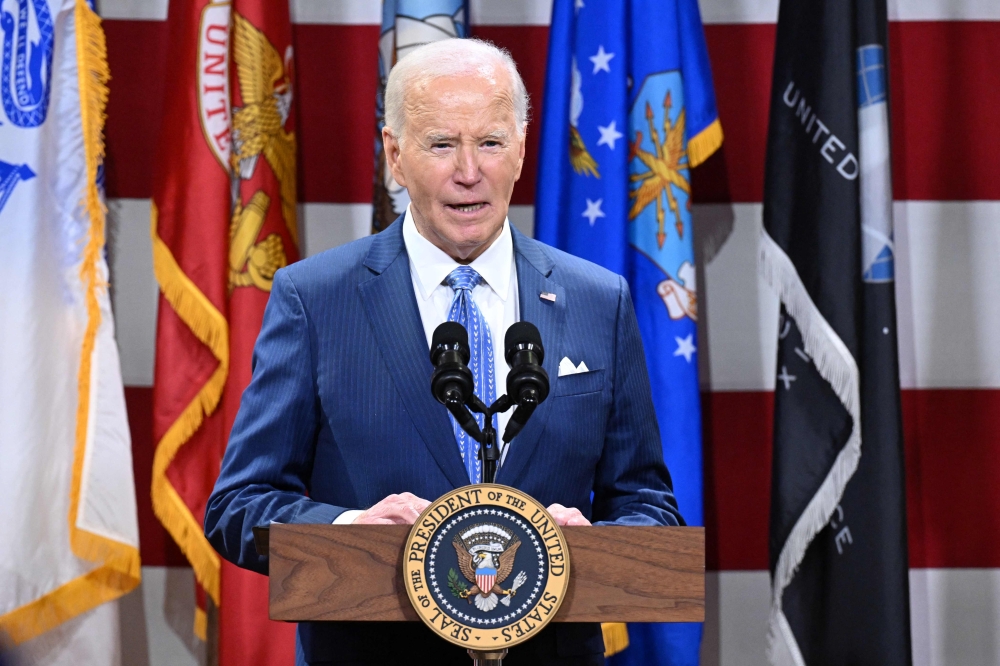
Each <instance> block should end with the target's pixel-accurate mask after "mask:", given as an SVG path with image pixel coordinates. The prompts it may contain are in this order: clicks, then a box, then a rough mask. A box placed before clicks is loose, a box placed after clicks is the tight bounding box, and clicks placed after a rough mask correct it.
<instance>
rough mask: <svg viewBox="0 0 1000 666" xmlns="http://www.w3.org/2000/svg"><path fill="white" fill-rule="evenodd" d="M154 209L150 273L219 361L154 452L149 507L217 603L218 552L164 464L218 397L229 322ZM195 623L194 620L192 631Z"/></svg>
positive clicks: (222, 385) (224, 370) (226, 360)
mask: <svg viewBox="0 0 1000 666" xmlns="http://www.w3.org/2000/svg"><path fill="white" fill-rule="evenodd" d="M157 222H158V211H157V208H156V202H153V205H152V210H151V213H150V227H151V228H150V235H151V236H152V239H153V273H155V275H156V281H157V282H158V283H159V285H160V290H161V291H162V292H163V296H164V298H166V300H167V302H168V303H169V304H170V306H171V307H172V308H173V310H174V312H176V313H177V316H178V317H180V319H181V321H183V322H184V324H185V325H186V326H187V327H188V328H190V329H191V332H192V333H194V334H195V336H196V337H197V338H198V339H199V340H200V341H201V342H202V343H203V344H204V345H205V346H206V347H208V348H209V349H210V350H211V351H212V354H213V355H214V356H215V358H216V360H218V362H219V365H218V367H217V368H216V369H215V372H213V373H212V376H211V377H209V379H208V381H207V382H205V385H204V386H202V387H201V390H199V391H198V394H197V395H196V396H195V397H194V399H193V400H192V401H191V402H190V403H189V404H188V405H187V407H185V408H184V410H183V411H182V412H181V415H180V416H179V417H178V418H177V420H176V421H174V422H173V424H171V426H170V428H168V429H167V432H166V434H164V435H163V438H162V439H161V440H160V441H159V442H157V445H156V454H155V455H154V457H153V482H152V490H151V495H152V498H153V512H154V513H155V514H156V517H157V518H159V520H160V522H161V523H163V526H164V527H165V528H166V529H167V531H168V532H169V533H170V536H171V537H173V539H174V541H176V542H177V545H178V546H180V548H181V550H182V551H183V552H184V555H185V557H187V559H188V561H189V562H190V563H191V568H192V569H194V575H195V578H196V579H197V580H198V583H199V584H200V585H201V586H202V587H203V588H204V589H205V592H207V593H208V596H209V597H211V598H212V601H213V602H215V604H216V605H219V575H220V569H221V566H222V565H221V563H220V561H219V555H218V554H217V553H216V552H215V550H214V549H213V548H212V546H211V544H209V543H208V539H206V538H205V532H204V528H203V527H202V525H201V522H200V521H198V520H196V519H195V517H194V515H193V514H192V513H191V509H189V508H188V506H187V504H185V503H184V500H183V499H181V496H180V495H179V494H178V493H177V490H176V489H175V488H174V487H173V485H172V484H171V483H170V480H169V479H168V478H167V468H168V467H169V466H170V463H171V462H173V459H174V456H176V455H177V452H178V451H179V450H180V448H181V447H182V446H183V445H184V444H185V443H186V442H187V441H188V440H189V439H191V436H192V435H193V434H194V433H195V431H197V430H198V428H200V427H201V424H202V423H203V422H204V420H205V417H207V416H209V415H211V414H212V412H214V411H215V408H216V407H218V405H219V400H220V399H221V398H222V390H223V388H225V384H226V376H227V375H228V373H229V324H228V323H227V322H226V318H225V317H223V316H222V313H221V312H219V310H218V309H217V308H216V307H215V306H214V305H212V302H211V301H210V300H208V297H207V296H205V294H203V293H202V291H201V290H200V289H198V287H197V285H195V283H194V282H192V281H191V279H190V278H189V277H188V276H187V275H185V274H184V271H183V270H182V269H181V267H180V265H179V264H178V263H177V260H176V259H175V258H174V256H173V254H172V253H171V252H170V248H168V247H167V244H166V243H164V242H163V240H162V239H161V238H160V236H159V233H158V232H157ZM198 625H199V623H197V622H196V627H195V628H196V630H197V629H198Z"/></svg>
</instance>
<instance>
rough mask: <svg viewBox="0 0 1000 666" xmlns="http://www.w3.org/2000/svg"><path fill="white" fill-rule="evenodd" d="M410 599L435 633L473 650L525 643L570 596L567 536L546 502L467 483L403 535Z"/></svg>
mask: <svg viewBox="0 0 1000 666" xmlns="http://www.w3.org/2000/svg"><path fill="white" fill-rule="evenodd" d="M403 579H404V582H405V584H406V592H407V594H408V595H409V597H410V602H411V603H412V604H413V607H414V608H415V609H416V611H417V614H418V615H419V616H420V619H421V620H423V621H424V624H426V625H427V626H429V627H430V628H431V629H432V630H433V631H434V633H436V634H438V635H439V636H441V637H442V638H444V639H445V640H448V641H450V642H452V643H455V644H456V645H461V646H462V647H465V648H467V649H470V650H474V651H482V652H489V651H499V650H503V649H506V648H508V647H510V646H512V645H517V644H518V643H522V642H524V641H526V640H528V639H529V638H531V637H532V636H534V635H535V634H537V633H538V632H539V631H540V630H541V629H542V627H544V626H545V625H546V624H548V623H549V622H550V621H551V620H552V618H553V617H554V616H555V613H556V611H557V610H558V609H559V606H560V604H562V601H563V598H564V597H565V596H566V588H567V586H568V585H569V553H568V551H567V548H566V539H565V537H563V534H562V530H560V529H559V526H558V525H556V522H555V520H553V519H552V516H551V515H549V512H548V511H546V510H545V507H543V506H542V505H541V504H539V503H538V502H537V501H535V500H534V499H532V498H531V497H530V496H528V495H526V494H524V493H522V492H521V491H519V490H517V489H515V488H509V487H507V486H500V485H495V484H480V485H475V486H466V487H464V488H459V489H458V490H454V491H452V492H450V493H448V494H447V495H444V496H443V497H441V498H439V499H438V500H436V501H435V502H433V503H432V504H431V505H430V506H429V507H427V509H426V510H425V511H424V512H423V513H422V514H421V515H420V517H419V518H418V519H417V521H416V523H415V524H414V526H413V529H412V530H411V531H410V536H409V538H408V539H407V541H406V549H405V551H404V556H403Z"/></svg>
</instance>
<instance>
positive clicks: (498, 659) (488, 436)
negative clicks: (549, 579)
mask: <svg viewBox="0 0 1000 666" xmlns="http://www.w3.org/2000/svg"><path fill="white" fill-rule="evenodd" d="M467 404H468V407H469V410H470V411H473V412H475V413H477V414H482V415H483V416H484V419H483V429H482V430H481V431H480V432H479V433H475V432H472V431H471V429H470V428H466V427H465V426H464V425H463V426H462V428H463V430H465V431H466V432H467V433H469V436H470V437H472V438H473V439H475V440H477V441H478V442H479V459H480V460H482V461H483V483H493V482H494V480H495V479H496V478H497V468H498V467H499V466H500V447H499V445H498V444H497V429H496V428H494V427H493V415H494V414H501V413H503V412H506V411H507V410H508V409H510V408H511V407H512V406H513V404H514V401H513V400H511V399H510V397H508V396H507V394H504V395H502V396H500V397H499V398H498V399H497V400H496V402H494V403H493V404H492V405H490V406H489V407H487V406H486V403H485V402H483V401H482V400H480V399H479V398H478V397H477V396H476V394H475V393H473V394H472V395H471V396H470V397H469V400H468V402H467ZM472 423H473V424H475V420H473V422H472ZM477 435H478V436H477ZM468 653H469V656H470V657H472V664H473V666H502V665H503V660H504V658H505V657H506V656H507V650H505V649H498V648H493V649H492V650H488V651H484V650H471V649H470V650H468Z"/></svg>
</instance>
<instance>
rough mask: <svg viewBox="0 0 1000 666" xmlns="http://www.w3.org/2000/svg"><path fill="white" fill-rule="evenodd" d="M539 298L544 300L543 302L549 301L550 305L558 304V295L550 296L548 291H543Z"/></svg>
mask: <svg viewBox="0 0 1000 666" xmlns="http://www.w3.org/2000/svg"><path fill="white" fill-rule="evenodd" d="M538 298H540V299H542V300H543V301H548V302H549V303H555V302H556V295H555V294H550V293H549V292H547V291H543V292H542V293H540V294H538Z"/></svg>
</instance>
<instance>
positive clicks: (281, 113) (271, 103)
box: [230, 12, 298, 244]
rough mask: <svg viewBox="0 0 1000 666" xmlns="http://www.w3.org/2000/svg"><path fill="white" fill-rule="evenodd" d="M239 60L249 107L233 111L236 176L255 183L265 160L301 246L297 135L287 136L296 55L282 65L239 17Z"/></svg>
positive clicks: (245, 103)
mask: <svg viewBox="0 0 1000 666" xmlns="http://www.w3.org/2000/svg"><path fill="white" fill-rule="evenodd" d="M233 60H235V62H236V68H237V72H238V75H239V84H240V95H241V97H242V98H243V106H242V107H237V108H234V109H233V130H232V136H233V144H232V146H233V148H232V153H231V155H230V160H231V166H232V169H233V172H234V174H236V175H237V176H239V178H241V179H244V180H245V179H248V178H250V177H251V176H252V175H253V172H254V169H255V168H256V166H257V161H258V160H259V159H260V156H261V155H262V154H263V155H264V159H266V160H267V162H268V164H270V165H271V170H272V171H273V172H274V175H275V177H276V178H277V179H278V183H279V188H280V192H281V214H282V217H283V218H284V220H285V224H286V225H287V227H288V233H289V235H290V236H291V237H292V240H293V241H294V242H295V243H296V244H297V243H298V229H297V226H296V219H295V218H296V215H295V204H296V197H295V133H294V132H288V131H286V130H285V122H286V121H287V120H288V116H289V113H290V111H291V106H292V81H291V76H290V75H291V72H290V71H288V70H289V69H290V65H291V51H290V50H289V52H288V53H287V54H286V56H285V59H284V60H282V58H281V56H280V55H279V54H278V51H277V50H276V49H275V48H274V46H272V45H271V42H269V41H268V39H267V37H266V36H265V35H264V33H263V32H261V31H260V30H258V29H257V28H256V27H255V26H254V25H253V24H252V23H250V21H248V20H247V19H245V18H244V17H243V16H241V15H240V14H238V13H236V12H233ZM248 208H249V206H248Z"/></svg>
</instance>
